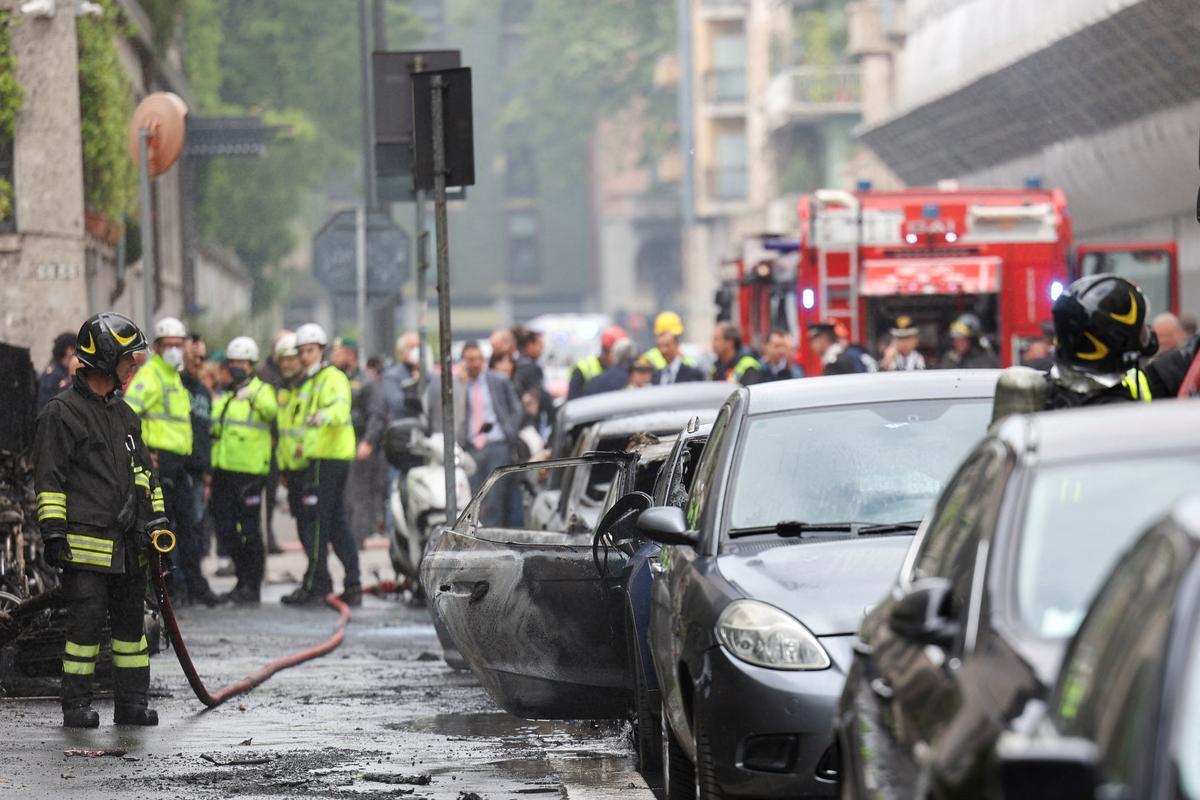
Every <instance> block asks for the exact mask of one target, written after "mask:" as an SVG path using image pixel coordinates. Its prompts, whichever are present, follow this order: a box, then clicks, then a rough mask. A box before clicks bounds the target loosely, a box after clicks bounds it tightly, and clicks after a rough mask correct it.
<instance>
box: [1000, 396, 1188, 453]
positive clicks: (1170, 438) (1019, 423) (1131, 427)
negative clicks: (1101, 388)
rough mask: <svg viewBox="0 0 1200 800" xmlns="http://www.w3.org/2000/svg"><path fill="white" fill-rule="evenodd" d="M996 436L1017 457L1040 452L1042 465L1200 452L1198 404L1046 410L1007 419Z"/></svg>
mask: <svg viewBox="0 0 1200 800" xmlns="http://www.w3.org/2000/svg"><path fill="white" fill-rule="evenodd" d="M996 435H997V436H998V437H999V438H1000V439H1002V440H1003V441H1005V442H1006V443H1007V444H1008V445H1009V446H1011V447H1012V448H1013V449H1014V450H1016V451H1018V452H1028V451H1036V453H1037V455H1038V460H1039V461H1068V460H1075V459H1086V458H1094V457H1106V458H1108V457H1113V456H1116V457H1122V456H1140V455H1145V454H1147V453H1155V452H1162V451H1168V450H1179V449H1181V448H1184V449H1189V448H1190V449H1197V450H1200V403H1197V402H1196V401H1194V400H1160V401H1158V402H1156V403H1119V404H1110V405H1104V406H1093V407H1091V408H1076V409H1071V410H1070V411H1043V412H1041V413H1039V414H1027V415H1024V416H1017V417H1010V418H1009V419H1006V420H1004V421H1003V422H1002V423H1000V426H999V428H998V429H997V431H996Z"/></svg>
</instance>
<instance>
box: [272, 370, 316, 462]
mask: <svg viewBox="0 0 1200 800" xmlns="http://www.w3.org/2000/svg"><path fill="white" fill-rule="evenodd" d="M275 401H276V405H277V407H278V409H279V413H278V416H277V417H276V418H275V423H276V430H277V431H278V434H279V443H278V444H277V445H276V446H275V463H276V464H278V465H279V469H280V471H282V472H300V471H301V470H303V469H304V468H306V467H307V466H308V459H306V458H305V457H304V454H303V452H300V451H302V450H303V445H304V406H303V403H302V395H301V394H300V387H299V386H290V387H285V388H282V389H280V390H279V393H278V395H276V398H275Z"/></svg>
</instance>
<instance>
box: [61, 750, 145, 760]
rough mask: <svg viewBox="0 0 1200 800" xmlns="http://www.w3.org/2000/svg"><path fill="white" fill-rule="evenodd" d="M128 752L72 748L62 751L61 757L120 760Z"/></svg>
mask: <svg viewBox="0 0 1200 800" xmlns="http://www.w3.org/2000/svg"><path fill="white" fill-rule="evenodd" d="M128 752H129V751H128V750H120V749H110V750H85V749H83V748H81V747H72V748H69V749H67V750H63V755H64V756H67V757H71V756H78V757H80V758H103V757H105V756H113V757H114V758H121V757H122V756H124V755H125V754H126V753H128Z"/></svg>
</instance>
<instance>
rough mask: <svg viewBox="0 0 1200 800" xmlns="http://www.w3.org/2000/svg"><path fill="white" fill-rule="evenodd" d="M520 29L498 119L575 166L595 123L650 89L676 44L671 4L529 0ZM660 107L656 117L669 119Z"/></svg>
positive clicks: (546, 153)
mask: <svg viewBox="0 0 1200 800" xmlns="http://www.w3.org/2000/svg"><path fill="white" fill-rule="evenodd" d="M481 2H482V0H481ZM525 31H526V39H525V44H524V49H523V51H522V54H521V57H520V58H519V60H518V61H517V63H516V64H515V65H514V67H513V69H512V70H511V72H510V74H509V76H508V83H509V87H510V88H509V91H508V92H507V93H506V94H507V96H508V98H509V100H508V102H507V104H506V107H505V109H504V112H503V115H502V123H503V124H504V126H505V128H506V131H507V132H508V134H509V135H510V136H511V135H521V136H527V137H529V139H530V141H531V142H532V143H533V144H534V145H535V146H537V148H538V150H539V151H540V152H542V153H543V155H544V157H545V158H547V159H549V160H550V161H551V163H557V164H559V165H561V166H562V167H564V168H570V167H572V166H574V168H576V169H578V168H581V167H582V165H583V164H584V163H586V158H587V144H588V141H589V139H590V137H591V135H592V133H593V131H594V130H595V127H596V123H597V122H599V121H600V120H601V119H602V118H603V117H605V116H607V115H610V114H613V113H614V112H617V111H619V110H622V109H624V108H626V107H627V106H628V105H629V103H630V102H631V101H632V100H633V99H634V98H639V97H647V96H650V95H653V94H654V93H655V87H654V85H653V73H654V68H655V65H656V64H657V63H658V61H659V59H660V58H661V57H662V56H663V55H665V54H668V53H671V52H673V50H674V43H675V39H674V36H675V25H674V3H670V2H646V1H645V0H589V1H588V2H586V3H580V2H577V1H576V0H533V2H532V3H531V7H530V9H529V12H528V17H527V20H526V22H525ZM652 105H653V106H654V108H655V109H658V110H662V108H663V104H662V103H655V104H652ZM665 108H666V113H665V115H663V114H655V115H653V116H654V117H656V118H661V119H660V121H661V120H666V119H670V118H671V117H672V116H673V113H674V108H673V106H672V105H671V104H670V102H669V101H668V103H667V104H666V106H665Z"/></svg>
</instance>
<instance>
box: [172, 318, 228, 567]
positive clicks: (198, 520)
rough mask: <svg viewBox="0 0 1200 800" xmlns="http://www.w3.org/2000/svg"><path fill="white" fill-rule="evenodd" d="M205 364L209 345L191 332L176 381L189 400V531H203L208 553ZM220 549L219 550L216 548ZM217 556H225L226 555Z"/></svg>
mask: <svg viewBox="0 0 1200 800" xmlns="http://www.w3.org/2000/svg"><path fill="white" fill-rule="evenodd" d="M207 361H208V345H206V344H205V343H204V339H203V337H201V336H200V335H199V334H196V333H193V334H191V335H190V336H188V337H187V339H186V340H185V341H184V345H183V369H181V370H180V371H179V379H180V380H181V381H182V382H183V388H184V389H186V390H187V393H188V397H189V398H191V401H192V411H191V419H192V453H191V455H189V456H188V457H187V461H186V466H185V471H186V472H187V478H188V483H189V493H190V495H191V498H192V506H191V509H190V511H191V517H190V518H189V521H188V524H190V525H191V526H192V530H194V531H197V532H202V531H203V532H205V535H204V545H203V547H202V550H201V552H203V553H207V552H208V545H209V542H208V539H209V537H208V536H207V526H206V525H205V524H204V522H205V520H204V507H205V503H204V495H205V493H206V492H207V489H208V479H209V475H210V474H211V471H212V470H211V467H212V463H211V461H212V458H211V456H212V402H213V398H212V392H210V391H209V390H208V386H207V385H206V384H205V383H204V380H203V374H204V365H205V363H206V362H207ZM218 549H221V548H218ZM219 555H221V556H224V557H228V554H227V553H224V552H221V553H219Z"/></svg>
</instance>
